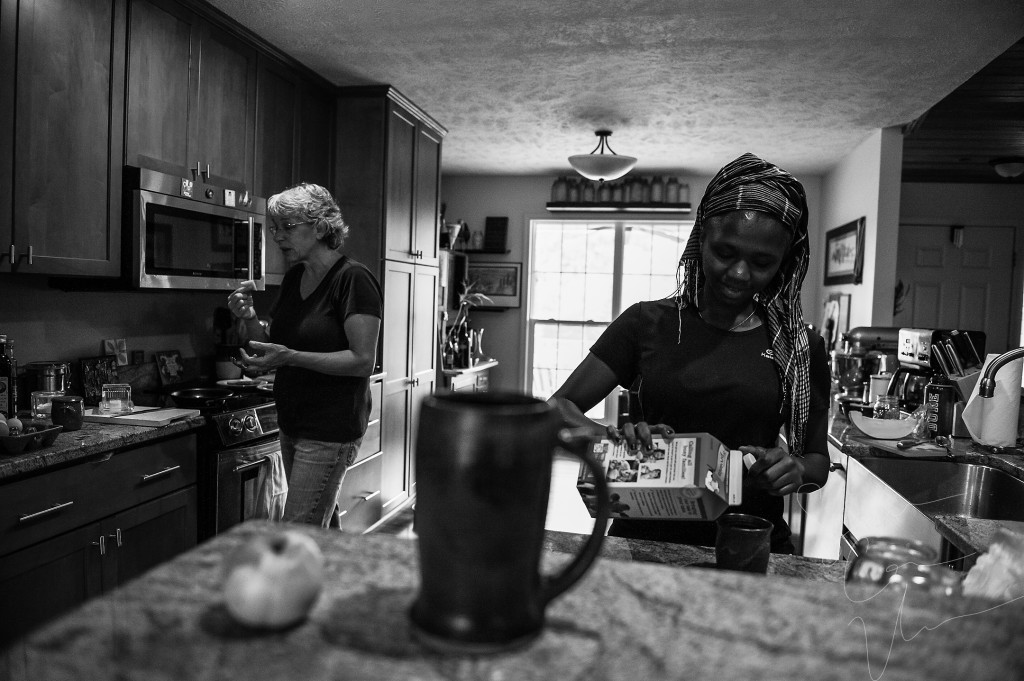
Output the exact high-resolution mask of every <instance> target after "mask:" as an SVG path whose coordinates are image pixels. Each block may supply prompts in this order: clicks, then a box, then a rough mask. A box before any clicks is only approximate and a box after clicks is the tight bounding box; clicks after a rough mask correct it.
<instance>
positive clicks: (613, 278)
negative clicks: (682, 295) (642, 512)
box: [527, 220, 693, 422]
mask: <svg viewBox="0 0 1024 681" xmlns="http://www.w3.org/2000/svg"><path fill="white" fill-rule="evenodd" d="M692 227H693V222H692V221H685V222H682V221H636V220H531V222H530V235H531V239H530V242H531V254H530V275H529V276H530V289H529V290H530V291H531V295H530V305H529V315H528V325H529V326H528V330H527V343H528V345H527V348H528V349H527V368H528V376H529V381H530V385H529V386H528V390H529V391H530V392H531V393H532V394H533V395H535V396H537V397H540V398H542V399H547V398H548V397H550V396H551V395H552V393H554V392H555V390H556V389H557V388H558V386H560V385H561V384H562V383H563V382H564V381H565V379H567V378H568V377H569V374H571V373H572V370H573V369H575V368H576V365H578V364H579V363H580V361H582V360H583V358H584V357H586V355H587V353H588V352H589V351H590V346H591V345H592V344H593V343H594V341H596V340H597V338H598V336H600V335H601V332H603V331H604V330H605V328H606V327H607V326H608V324H609V323H610V322H611V321H612V320H613V319H615V317H616V316H618V315H619V313H621V312H622V310H624V309H625V308H627V307H629V306H630V305H632V304H633V303H635V302H638V301H641V300H657V299H659V298H666V297H668V296H670V295H672V294H673V293H674V292H675V287H676V265H677V264H678V262H679V256H680V255H682V252H683V248H684V247H685V246H686V240H687V239H688V238H689V236H690V230H691V229H692ZM615 393H616V391H613V393H612V395H609V398H608V400H606V401H605V402H604V403H603V404H599V405H597V406H596V407H594V408H593V409H592V410H590V411H589V412H588V413H587V415H588V416H589V417H590V418H593V419H596V420H602V421H608V422H612V421H614V419H615V400H613V399H612V398H613V397H614V396H615Z"/></svg>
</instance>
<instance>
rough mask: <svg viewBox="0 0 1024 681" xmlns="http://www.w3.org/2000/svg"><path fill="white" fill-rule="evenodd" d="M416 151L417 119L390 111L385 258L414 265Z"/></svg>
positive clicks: (399, 110) (396, 109) (398, 111)
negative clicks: (414, 177)
mask: <svg viewBox="0 0 1024 681" xmlns="http://www.w3.org/2000/svg"><path fill="white" fill-rule="evenodd" d="M415 149H416V119H415V118H413V117H412V116H411V115H409V114H408V113H406V112H405V111H402V110H401V109H399V108H398V107H396V106H392V107H389V112H388V145H387V157H386V161H385V163H386V167H385V173H386V182H387V185H386V187H387V194H386V196H387V208H386V210H387V214H386V216H385V230H386V231H385V235H384V257H385V258H387V259H388V260H399V261H405V262H412V261H414V260H415V259H416V243H415V240H414V231H413V215H414V212H413V189H414V188H413V176H414V175H415V170H416V167H415V165H414V161H413V159H414V154H415Z"/></svg>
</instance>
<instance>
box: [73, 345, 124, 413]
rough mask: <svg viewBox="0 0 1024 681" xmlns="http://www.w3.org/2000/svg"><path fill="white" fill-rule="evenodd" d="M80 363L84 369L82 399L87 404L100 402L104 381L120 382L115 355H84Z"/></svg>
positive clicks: (82, 369)
mask: <svg viewBox="0 0 1024 681" xmlns="http://www.w3.org/2000/svg"><path fill="white" fill-rule="evenodd" d="M78 364H79V367H80V368H81V371H82V401H83V403H84V404H86V405H89V406H96V405H97V404H99V403H100V397H101V396H102V394H103V384H104V383H120V381H119V380H118V376H117V374H118V371H117V357H116V356H115V355H104V356H102V357H83V358H81V359H80V360H78Z"/></svg>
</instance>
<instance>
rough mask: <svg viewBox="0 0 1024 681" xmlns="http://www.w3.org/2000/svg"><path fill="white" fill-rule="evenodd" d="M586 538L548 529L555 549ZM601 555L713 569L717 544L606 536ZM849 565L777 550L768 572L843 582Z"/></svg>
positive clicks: (571, 549)
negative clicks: (706, 545) (713, 546)
mask: <svg viewBox="0 0 1024 681" xmlns="http://www.w3.org/2000/svg"><path fill="white" fill-rule="evenodd" d="M586 540H587V536H586V535H582V534H574V533H572V532H558V531H554V530H547V531H546V532H545V533H544V549H545V550H546V551H551V552H555V553H566V554H573V555H574V554H576V553H577V552H578V551H579V550H580V548H581V547H582V546H583V543H584V542H585V541H586ZM601 555H602V556H603V557H605V558H614V559H616V560H634V561H640V562H645V563H660V564H662V565H671V566H674V567H696V568H712V569H713V568H714V567H715V550H714V549H713V548H709V547H705V546H689V545H686V544H671V543H667V542H659V541H647V540H644V539H625V538H623V537H605V538H604V544H603V545H602V547H601ZM846 566H847V563H846V561H845V560H825V559H822V558H805V557H804V556H789V555H783V554H778V553H773V554H771V557H770V558H769V559H768V574H769V575H782V576H785V577H799V578H801V579H810V580H815V581H822V582H834V583H840V582H843V581H844V580H845V579H846Z"/></svg>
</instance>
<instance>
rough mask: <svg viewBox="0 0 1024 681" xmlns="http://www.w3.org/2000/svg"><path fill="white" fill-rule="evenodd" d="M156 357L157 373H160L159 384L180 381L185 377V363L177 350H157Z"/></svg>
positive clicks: (170, 383)
mask: <svg viewBox="0 0 1024 681" xmlns="http://www.w3.org/2000/svg"><path fill="white" fill-rule="evenodd" d="M154 355H155V357H156V368H157V373H158V374H160V385H173V384H174V383H180V382H181V381H182V380H183V379H184V377H185V364H184V362H182V359H181V353H180V352H178V351H177V350H159V351H157V352H156V353H154Z"/></svg>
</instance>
